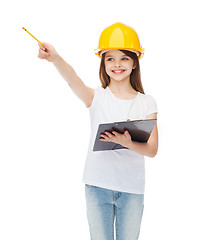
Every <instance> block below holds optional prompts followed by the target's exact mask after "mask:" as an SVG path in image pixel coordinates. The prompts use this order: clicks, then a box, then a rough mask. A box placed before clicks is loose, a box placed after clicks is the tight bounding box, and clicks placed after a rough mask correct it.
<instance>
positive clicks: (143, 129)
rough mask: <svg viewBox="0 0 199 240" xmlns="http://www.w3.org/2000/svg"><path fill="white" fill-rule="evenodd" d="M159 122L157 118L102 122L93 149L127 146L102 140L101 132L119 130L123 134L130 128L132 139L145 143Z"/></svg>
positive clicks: (114, 148) (112, 148)
mask: <svg viewBox="0 0 199 240" xmlns="http://www.w3.org/2000/svg"><path fill="white" fill-rule="evenodd" d="M156 122H157V119H147V120H135V121H129V120H128V121H125V122H114V123H103V124H100V125H99V127H98V130H97V134H96V138H95V143H94V147H93V151H104V150H116V149H122V148H126V147H124V146H122V145H120V144H117V143H113V142H103V141H100V140H99V139H100V137H101V136H100V134H101V133H104V132H105V131H108V132H110V133H111V132H112V131H117V132H119V133H121V134H123V133H124V132H125V131H126V130H128V132H129V134H130V135H131V139H132V141H136V142H141V143H145V142H147V141H148V139H149V137H150V135H151V132H152V131H153V128H154V126H155V124H156Z"/></svg>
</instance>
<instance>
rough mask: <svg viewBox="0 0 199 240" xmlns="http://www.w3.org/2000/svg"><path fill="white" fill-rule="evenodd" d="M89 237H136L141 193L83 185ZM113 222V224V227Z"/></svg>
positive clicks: (134, 239)
mask: <svg viewBox="0 0 199 240" xmlns="http://www.w3.org/2000/svg"><path fill="white" fill-rule="evenodd" d="M85 196H86V207H87V218H88V223H89V229H90V236H91V240H114V232H115V233H116V240H137V239H138V237H139V232H140V225H141V220H142V213H143V209H144V195H143V194H132V193H125V192H117V191H112V190H109V189H105V188H100V187H96V186H91V185H87V184H86V185H85ZM114 226H115V228H114Z"/></svg>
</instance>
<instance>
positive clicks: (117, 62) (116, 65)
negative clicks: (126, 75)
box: [115, 60, 121, 68]
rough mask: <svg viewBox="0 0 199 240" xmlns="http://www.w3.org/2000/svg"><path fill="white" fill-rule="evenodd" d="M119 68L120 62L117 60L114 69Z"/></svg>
mask: <svg viewBox="0 0 199 240" xmlns="http://www.w3.org/2000/svg"><path fill="white" fill-rule="evenodd" d="M120 66H121V63H120V61H119V60H118V61H115V67H116V68H119V67H120Z"/></svg>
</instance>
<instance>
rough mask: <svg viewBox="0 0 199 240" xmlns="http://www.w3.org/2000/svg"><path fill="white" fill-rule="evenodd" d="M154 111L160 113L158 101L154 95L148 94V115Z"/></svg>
mask: <svg viewBox="0 0 199 240" xmlns="http://www.w3.org/2000/svg"><path fill="white" fill-rule="evenodd" d="M152 113H158V108H157V102H156V100H155V99H154V98H153V97H152V96H150V95H148V99H147V116H148V115H149V114H152Z"/></svg>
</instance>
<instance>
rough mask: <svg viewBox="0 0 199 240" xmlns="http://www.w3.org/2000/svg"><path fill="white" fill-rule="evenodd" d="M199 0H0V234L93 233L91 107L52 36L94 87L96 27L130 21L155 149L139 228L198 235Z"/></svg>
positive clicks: (48, 239) (164, 238)
mask: <svg viewBox="0 0 199 240" xmlns="http://www.w3.org/2000/svg"><path fill="white" fill-rule="evenodd" d="M197 8H198V6H197V2H196V1H191V0H190V1H171V0H168V1H165V2H163V1H157V0H156V1H155V0H152V1H133V0H131V1H116V0H114V1H113V0H109V1H107V0H106V1H104V0H101V1H98V2H95V1H91V0H90V1H89V0H84V1H80V0H79V1H77V0H73V1H70V2H69V1H60V0H57V1H50V0H48V1H38V0H35V1H23V0H19V1H7V2H6V3H5V2H4V3H3V5H2V6H1V10H0V18H1V19H0V20H1V39H0V41H1V45H0V46H1V51H0V61H1V64H0V66H1V70H0V74H1V76H0V239H1V240H15V239H20V240H35V239H37V240H55V239H59V240H63V239H89V229H88V223H87V217H86V207H85V197H84V184H83V183H82V173H83V168H84V162H85V157H86V153H87V147H88V141H89V136H90V125H89V112H88V110H87V109H86V107H85V106H84V104H83V103H82V102H81V101H80V100H79V99H78V98H77V97H76V96H75V95H74V94H73V93H72V91H71V90H70V88H69V86H68V85H67V83H66V82H65V81H64V80H63V79H62V78H61V76H60V75H59V74H58V72H57V70H56V69H55V68H54V66H53V64H52V63H49V62H47V61H45V60H41V59H39V58H38V57H37V55H38V45H37V42H36V41H35V40H34V39H33V38H32V37H30V36H29V35H28V34H27V33H26V32H25V31H24V30H22V27H25V28H27V29H28V30H29V31H30V32H31V33H32V34H33V35H35V36H36V37H37V38H38V39H39V40H40V41H44V42H49V43H51V44H52V45H53V46H54V47H55V48H56V49H57V51H58V52H59V53H60V55H61V56H62V57H63V58H64V59H65V60H66V61H67V62H69V63H70V64H71V65H72V66H73V67H74V69H75V71H76V72H77V74H78V75H79V76H80V77H81V78H82V80H83V81H84V82H85V83H86V84H87V85H88V86H90V87H93V88H95V87H97V86H99V85H100V81H99V78H98V69H99V64H100V59H99V58H98V57H97V56H96V55H95V54H94V51H93V50H94V49H95V48H97V45H98V40H99V36H100V34H101V32H102V31H103V29H104V28H106V27H107V26H109V25H111V24H113V23H115V22H123V23H125V24H127V25H130V26H132V27H133V28H134V29H135V30H136V31H137V33H138V35H139V37H140V41H141V44H142V46H143V47H144V48H145V49H146V52H145V56H144V58H143V59H142V60H141V61H140V65H141V73H142V82H143V86H144V90H145V92H146V94H150V95H152V96H153V97H154V98H155V99H156V100H157V103H158V109H159V113H158V128H159V152H158V155H157V156H156V157H155V158H153V159H150V158H146V193H145V210H144V215H143V221H142V226H141V233H140V239H141V240H142V239H143V240H148V239H153V240H159V239H161V240H168V239H169V240H173V239H175V240H176V239H181V240H183V239H186V240H187V239H191V240H195V239H196V240H197V239H199V233H198V214H199V207H198V201H199V196H198V182H199V175H198V169H199V167H198V160H199V158H198V134H199V131H198V106H197V104H198V100H199V98H198V91H197V90H198V89H197V88H198V81H199V74H198V54H199V48H198V43H199V37H198V36H199V35H198V21H199V18H198V17H197V14H198V12H197Z"/></svg>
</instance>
